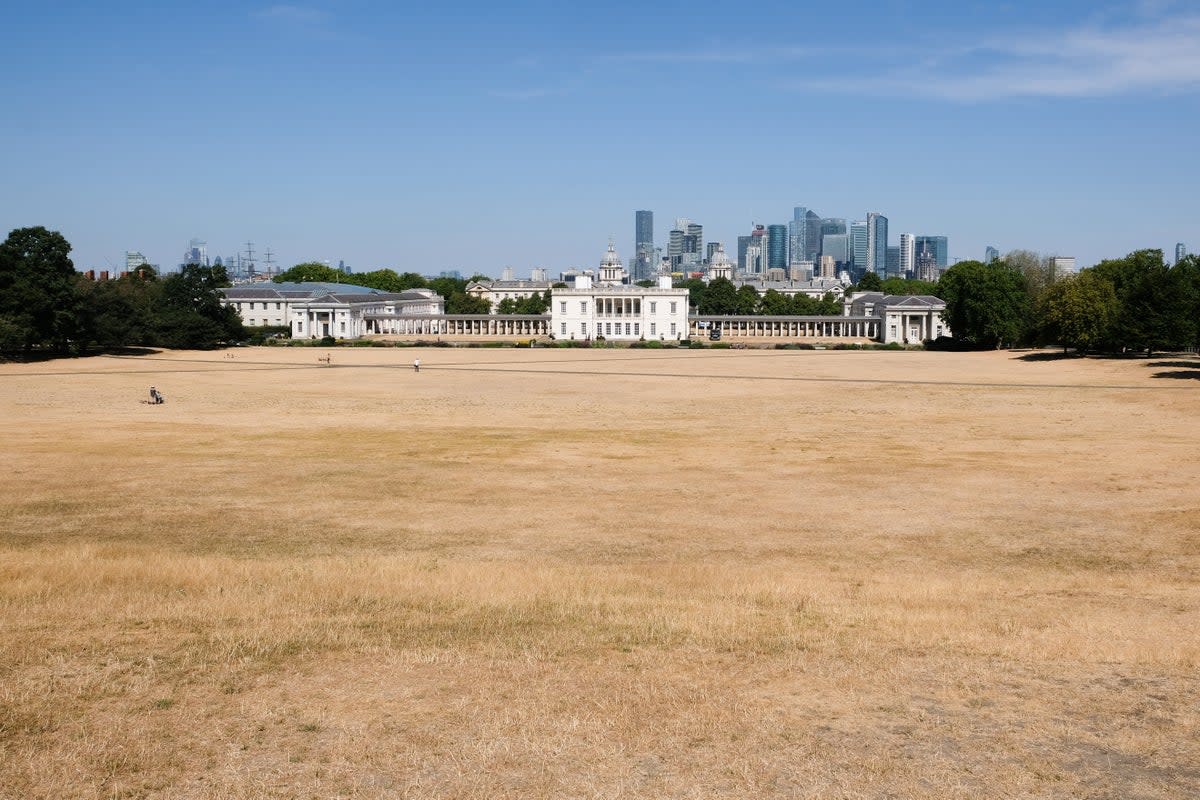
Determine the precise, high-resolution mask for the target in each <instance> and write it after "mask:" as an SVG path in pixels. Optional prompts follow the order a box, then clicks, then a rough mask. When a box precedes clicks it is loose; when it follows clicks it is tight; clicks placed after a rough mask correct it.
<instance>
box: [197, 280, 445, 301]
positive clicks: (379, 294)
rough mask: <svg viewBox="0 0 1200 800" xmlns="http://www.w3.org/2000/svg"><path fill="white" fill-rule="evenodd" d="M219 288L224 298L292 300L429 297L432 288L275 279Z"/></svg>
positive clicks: (413, 298) (410, 298) (421, 298)
mask: <svg viewBox="0 0 1200 800" xmlns="http://www.w3.org/2000/svg"><path fill="white" fill-rule="evenodd" d="M221 292H222V293H223V294H224V295H225V298H226V299H227V300H288V301H291V302H310V303H311V302H337V303H363V302H375V301H380V300H429V299H431V298H433V297H435V296H436V295H435V294H434V292H433V290H431V289H405V290H404V291H403V292H385V291H383V290H381V289H372V288H371V287H369V286H356V285H354V284H352V283H326V282H323V281H313V282H311V283H275V284H271V285H268V286H264V285H261V284H260V285H258V286H230V287H227V288H225V289H222V290H221Z"/></svg>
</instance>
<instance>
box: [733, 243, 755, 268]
mask: <svg viewBox="0 0 1200 800" xmlns="http://www.w3.org/2000/svg"><path fill="white" fill-rule="evenodd" d="M753 238H754V237H753V236H739V237H738V252H737V269H738V272H748V271H749V270H748V269H747V264H748V261H747V259H748V258H749V252H750V242H751V240H752V239H753Z"/></svg>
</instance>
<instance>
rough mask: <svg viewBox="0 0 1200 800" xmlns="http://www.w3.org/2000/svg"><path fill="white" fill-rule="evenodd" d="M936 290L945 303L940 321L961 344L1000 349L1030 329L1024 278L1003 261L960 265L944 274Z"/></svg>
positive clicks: (968, 262)
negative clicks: (942, 321) (948, 327)
mask: <svg viewBox="0 0 1200 800" xmlns="http://www.w3.org/2000/svg"><path fill="white" fill-rule="evenodd" d="M938 288H939V292H940V293H941V297H942V299H943V300H945V301H946V310H945V311H944V312H942V318H943V319H944V320H945V322H946V324H947V325H949V326H950V330H951V331H953V333H954V338H955V339H957V340H959V341H961V342H966V343H968V344H971V345H974V346H975V347H1000V346H1002V345H1004V344H1006V343H1007V344H1012V343H1014V342H1016V341H1017V340H1019V339H1020V338H1021V337H1022V336H1024V335H1025V334H1026V332H1027V331H1028V330H1029V329H1030V326H1031V324H1032V309H1031V305H1030V301H1029V295H1028V293H1027V291H1026V288H1025V277H1024V276H1023V275H1022V274H1021V273H1020V272H1018V271H1017V270H1015V269H1012V268H1011V267H1009V266H1008V265H1006V264H1005V263H1004V262H1002V261H994V262H992V263H991V264H983V263H981V262H979V261H960V262H959V263H957V264H955V265H954V266H952V267H950V269H948V270H946V273H945V274H944V275H943V276H942V280H941V281H940V283H939V284H938Z"/></svg>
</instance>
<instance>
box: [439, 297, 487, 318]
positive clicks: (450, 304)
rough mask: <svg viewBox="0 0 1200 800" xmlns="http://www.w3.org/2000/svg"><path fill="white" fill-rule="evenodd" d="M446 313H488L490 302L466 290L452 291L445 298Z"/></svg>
mask: <svg viewBox="0 0 1200 800" xmlns="http://www.w3.org/2000/svg"><path fill="white" fill-rule="evenodd" d="M446 313H447V314H490V313H492V304H491V303H490V302H488V301H487V300H485V299H484V298H482V297H476V296H475V295H473V294H467V293H466V292H453V293H451V295H450V296H449V297H447V298H446Z"/></svg>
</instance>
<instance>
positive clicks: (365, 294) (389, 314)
mask: <svg viewBox="0 0 1200 800" xmlns="http://www.w3.org/2000/svg"><path fill="white" fill-rule="evenodd" d="M221 292H222V294H223V295H224V299H223V301H222V302H223V303H224V305H226V306H231V307H233V308H234V309H235V310H236V311H237V312H238V314H239V315H240V316H241V318H242V323H243V324H245V325H249V326H250V327H262V326H268V325H269V326H275V327H282V326H285V325H286V326H288V327H290V328H291V329H292V336H293V337H294V338H318V339H319V338H323V337H325V336H333V337H334V338H337V339H357V338H358V337H360V336H364V335H366V334H369V333H379V332H383V331H385V330H386V329H387V327H388V323H389V321H395V320H399V319H408V318H411V317H420V318H427V317H430V316H435V315H441V314H442V313H443V311H444V308H445V301H444V300H443V299H442V297H441V295H438V294H436V293H434V292H433V291H432V290H430V289H408V290H406V291H403V292H384V291H380V290H378V289H370V288H367V287H365V286H353V285H351V284H345V283H318V282H313V283H271V284H253V285H247V286H231V287H229V288H226V289H222V290H221Z"/></svg>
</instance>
